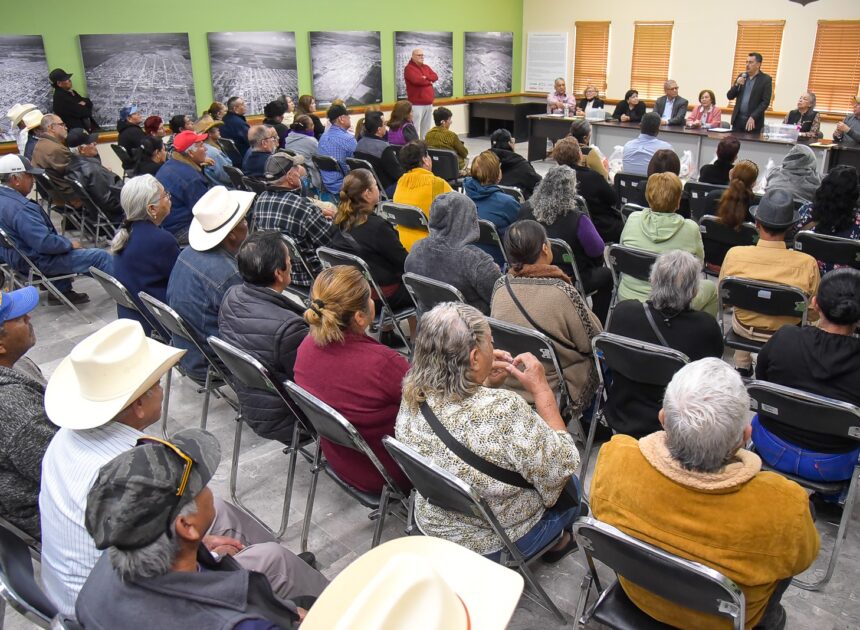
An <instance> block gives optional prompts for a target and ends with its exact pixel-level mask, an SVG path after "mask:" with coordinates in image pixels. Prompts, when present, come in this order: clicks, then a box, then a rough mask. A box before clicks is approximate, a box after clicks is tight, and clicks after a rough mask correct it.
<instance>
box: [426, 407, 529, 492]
mask: <svg viewBox="0 0 860 630" xmlns="http://www.w3.org/2000/svg"><path fill="white" fill-rule="evenodd" d="M421 414H422V415H423V416H424V419H425V420H426V421H427V424H429V425H430V428H431V429H433V433H435V434H436V436H437V437H438V438H439V439H440V440H442V442H443V443H444V444H445V446H447V447H448V448H449V449H450V450H451V452H452V453H454V455H456V456H457V457H459V458H460V459H462V460H463V461H464V462H466V463H467V464H469V466H471V467H472V468H474V469H475V470H478V471H480V472H482V473H484V474H485V475H487V476H488V477H492V478H493V479H495V480H496V481H501V482H502V483H506V484H508V485H509V486H515V487H517V488H531V489H534V486H533V485H532V484H530V483H529V482H528V481H526V480H525V478H524V477H523V476H522V475H521V474H519V473H518V472H516V471H514V470H508V469H507V468H502V467H501V466H497V465H496V464H494V463H493V462H488V461H487V460H486V459H484V458H483V457H481V456H480V455H477V454H475V453H473V452H472V451H470V450H469V449H468V448H467V447H466V446H464V445H463V444H461V443H460V442H459V441H458V440H457V438H455V437H454V436H453V435H451V434H450V433H449V432H448V429H446V428H445V427H444V426H442V423H441V422H439V418H437V417H436V414H435V413H433V410H432V409H430V405H428V404H427V401H424V402H422V403H421Z"/></svg>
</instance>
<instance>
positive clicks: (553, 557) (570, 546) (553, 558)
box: [540, 530, 579, 564]
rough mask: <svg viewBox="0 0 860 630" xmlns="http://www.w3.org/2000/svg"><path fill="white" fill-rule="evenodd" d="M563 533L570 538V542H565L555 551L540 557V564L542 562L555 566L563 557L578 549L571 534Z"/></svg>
mask: <svg viewBox="0 0 860 630" xmlns="http://www.w3.org/2000/svg"><path fill="white" fill-rule="evenodd" d="M565 533H566V534H567V535H568V536H570V540H569V541H568V542H567V544H566V545H565V546H564V547H562V548H561V549H558V550H556V551H547V552H546V553H545V554H543V555H542V556H541V557H540V559H541V562H543V563H544V564H555V563H556V562H558V561H559V560H561V559H562V558H564V557H565V556H567V555H569V554H571V553H573V552H574V551H576V550H577V549H579V545H577V544H576V538H574V536H573V534H571V533H570V532H568V531H567V530H565Z"/></svg>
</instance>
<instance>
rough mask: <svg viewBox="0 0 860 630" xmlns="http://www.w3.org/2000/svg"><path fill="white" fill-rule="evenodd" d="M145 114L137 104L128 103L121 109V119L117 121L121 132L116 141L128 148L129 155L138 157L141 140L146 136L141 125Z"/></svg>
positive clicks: (117, 126)
mask: <svg viewBox="0 0 860 630" xmlns="http://www.w3.org/2000/svg"><path fill="white" fill-rule="evenodd" d="M142 123H143V114H141V113H140V110H139V109H138V108H137V105H127V106H126V107H123V108H122V109H121V110H119V119H118V120H117V121H116V130H117V132H118V133H119V135H118V136H117V139H116V143H117V144H118V145H119V146H121V147H122V148H123V149H125V150H126V153H128V155H129V157H131V158H132V159H136V158H137V154H138V152H139V151H140V141H141V140H143V138H144V137H145V136H146V132H145V131H144V130H143V127H141V124H142Z"/></svg>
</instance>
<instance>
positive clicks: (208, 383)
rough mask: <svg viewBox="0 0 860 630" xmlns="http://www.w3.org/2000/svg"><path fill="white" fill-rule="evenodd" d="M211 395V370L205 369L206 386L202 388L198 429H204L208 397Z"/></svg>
mask: <svg viewBox="0 0 860 630" xmlns="http://www.w3.org/2000/svg"><path fill="white" fill-rule="evenodd" d="M211 393H212V370H211V369H210V368H206V384H205V385H204V386H203V411H202V413H201V414H200V428H201V429H205V428H206V420H207V418H208V416H209V396H210V395H211Z"/></svg>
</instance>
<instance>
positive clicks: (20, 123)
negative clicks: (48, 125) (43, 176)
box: [6, 103, 38, 160]
mask: <svg viewBox="0 0 860 630" xmlns="http://www.w3.org/2000/svg"><path fill="white" fill-rule="evenodd" d="M33 111H38V109H37V108H36V106H35V105H33V104H32V103H15V104H14V105H13V106H12V107H10V108H9V111H8V112H6V118H8V119H9V122H10V132H11V133H12V134H14V135H15V142H16V143H17V145H18V153H19V154H20V155H24V148H25V147H26V146H27V139H28V137H29V133H27V127H26V125H25V124H24V114H29V113H30V112H33ZM24 157H26V158H27V159H28V160H29V159H30V158H29V156H27V155H24Z"/></svg>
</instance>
